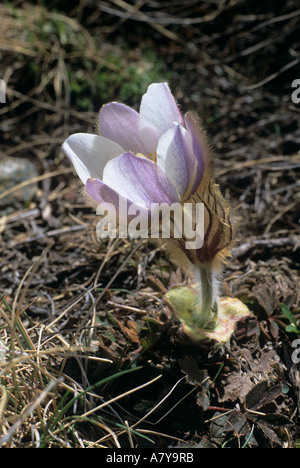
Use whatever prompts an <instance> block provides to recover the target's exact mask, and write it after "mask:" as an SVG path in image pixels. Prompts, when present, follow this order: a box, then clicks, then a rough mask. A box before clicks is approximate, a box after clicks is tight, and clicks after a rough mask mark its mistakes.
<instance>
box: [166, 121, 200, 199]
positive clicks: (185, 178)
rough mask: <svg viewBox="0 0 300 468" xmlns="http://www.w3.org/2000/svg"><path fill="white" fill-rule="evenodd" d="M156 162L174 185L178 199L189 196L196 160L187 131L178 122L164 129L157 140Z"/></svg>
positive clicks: (195, 170) (195, 169)
mask: <svg viewBox="0 0 300 468" xmlns="http://www.w3.org/2000/svg"><path fill="white" fill-rule="evenodd" d="M157 164H158V165H159V166H160V167H161V168H162V169H163V171H164V173H165V174H167V175H168V177H169V179H170V180H171V181H172V182H173V185H174V186H175V188H176V190H177V193H178V196H179V199H180V200H181V201H184V200H186V199H188V198H189V196H190V191H191V188H192V187H193V185H194V179H195V175H196V172H197V160H196V157H195V155H194V152H193V145H192V138H191V135H190V134H189V132H188V131H187V130H186V129H185V128H183V127H182V126H181V125H179V124H174V125H173V127H172V128H171V129H170V130H168V131H166V132H165V133H164V134H163V135H162V136H161V137H160V140H159V142H158V146H157Z"/></svg>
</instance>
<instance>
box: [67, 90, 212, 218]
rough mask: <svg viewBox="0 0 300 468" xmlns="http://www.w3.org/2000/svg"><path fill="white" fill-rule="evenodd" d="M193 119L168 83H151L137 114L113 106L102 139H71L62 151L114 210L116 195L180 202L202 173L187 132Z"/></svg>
mask: <svg viewBox="0 0 300 468" xmlns="http://www.w3.org/2000/svg"><path fill="white" fill-rule="evenodd" d="M193 125H194V123H193V121H192V116H191V115H190V114H187V115H186V116H185V119H184V118H183V116H182V115H181V113H180V111H179V109H178V107H177V104H176V101H175V99H174V97H173V95H172V94H171V91H170V89H169V86H168V84H167V83H154V84H152V85H150V86H149V88H148V91H147V93H146V94H145V95H144V96H143V98H142V102H141V106H140V112H139V113H138V112H136V111H135V110H133V109H131V108H130V107H128V106H126V105H124V104H122V103H119V102H111V103H109V104H106V105H104V106H103V107H102V109H101V110H100V114H99V128H100V135H92V134H87V133H77V134H74V135H71V136H70V137H69V138H68V139H67V140H66V141H65V143H64V145H63V148H64V150H65V152H66V154H67V155H68V156H69V157H70V158H71V160H72V162H73V164H74V167H75V169H76V171H77V173H78V175H79V177H80V178H81V180H82V182H83V183H84V184H85V185H86V190H87V193H88V194H89V195H90V196H91V197H92V198H93V199H94V200H95V201H96V202H98V203H101V202H109V203H112V204H114V205H115V206H116V209H117V207H118V203H117V201H118V199H119V196H122V197H125V198H126V199H127V200H129V202H133V203H135V204H136V205H139V204H140V205H141V207H143V208H150V204H151V203H162V202H167V203H174V202H179V201H180V202H183V201H185V200H187V199H189V198H190V197H191V195H192V194H193V193H194V192H195V190H196V188H197V187H198V185H199V182H200V180H201V178H202V176H203V173H204V169H205V158H204V155H203V148H202V147H201V146H200V145H199V142H198V139H197V135H196V134H194V132H193V131H189V130H190V127H191V126H193Z"/></svg>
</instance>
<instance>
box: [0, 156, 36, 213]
mask: <svg viewBox="0 0 300 468" xmlns="http://www.w3.org/2000/svg"><path fill="white" fill-rule="evenodd" d="M37 176H38V173H37V170H36V167H35V165H34V164H33V163H32V162H31V161H29V160H28V159H26V158H15V157H10V156H5V157H4V158H2V160H1V161H0V196H1V194H3V193H4V192H6V190H9V189H11V188H13V187H15V186H16V185H18V184H20V183H22V182H25V181H27V180H31V179H34V178H35V177H37ZM37 190H38V185H37V183H35V182H33V183H30V184H29V185H26V186H25V187H22V188H19V189H18V190H16V191H14V192H12V193H11V194H8V195H6V196H5V197H3V198H0V208H1V209H3V208H5V212H6V213H9V212H12V211H14V210H15V209H20V208H24V207H26V206H27V205H28V204H29V203H30V201H31V200H32V199H33V197H34V195H35V194H36V192H37Z"/></svg>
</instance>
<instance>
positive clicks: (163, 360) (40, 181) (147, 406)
mask: <svg viewBox="0 0 300 468" xmlns="http://www.w3.org/2000/svg"><path fill="white" fill-rule="evenodd" d="M36 3H38V4H36ZM273 3H274V2H273ZM0 13H1V31H0V56H1V64H0V78H1V79H3V80H5V82H6V83H7V87H6V103H5V104H0V115H1V120H0V142H1V149H0V152H1V162H2V160H4V157H5V158H13V159H14V160H15V161H18V160H20V159H21V160H23V161H25V160H27V161H30V162H31V163H32V164H34V167H35V171H36V172H32V173H30V174H27V175H26V180H25V181H24V180H22V181H20V180H16V181H15V182H14V185H12V184H11V185H10V187H8V186H7V185H3V182H0V184H1V190H0V206H1V213H0V285H1V286H0V327H1V328H0V330H1V331H0V374H1V380H0V428H1V429H0V445H1V446H3V447H7V448H12V447H41V448H44V447H46V448H52V447H76V448H77V447H80V448H94V447H95V448H103V447H105V448H121V447H122V448H123V447H124V448H127V447H129V448H135V447H152V448H153V447H158V448H167V447H188V448H202V447H217V448H219V447H227V448H236V447H248V448H252V447H254V448H255V447H260V448H269V447H297V446H299V433H300V432H299V431H300V429H299V411H300V392H299V389H300V377H299V376H300V367H299V359H297V358H298V357H299V356H300V353H297V340H299V338H300V337H299V334H298V333H297V330H298V329H299V326H300V324H299V270H300V262H299V245H300V236H299V202H300V198H299V169H300V154H299V148H300V146H299V144H300V133H299V104H297V103H295V102H293V100H292V92H293V88H292V81H293V80H294V79H296V78H300V77H299V63H300V59H299V54H298V50H299V9H298V5H297V2H296V1H295V0H289V1H287V2H286V1H278V2H276V5H271V4H269V3H268V4H265V3H263V2H257V1H256V0H253V1H251V2H246V1H244V0H242V1H239V2H216V1H210V2H206V1H193V0H187V1H185V2H181V3H180V4H179V3H178V2H177V3H175V4H171V3H170V2H169V1H165V0H163V1H162V2H155V1H150V0H149V1H148V0H146V1H144V2H140V3H136V2H133V1H131V0H130V1H129V0H126V1H122V2H115V1H110V0H106V1H103V2H95V1H93V0H83V1H81V2H73V3H72V6H71V7H68V6H67V4H66V3H65V2H60V1H55V2H54V1H51V2H48V3H47V9H46V8H45V7H43V6H42V5H41V4H40V2H22V1H18V0H16V1H11V2H5V3H4V4H3V5H1V6H0ZM297 73H298V75H297ZM149 80H150V81H149ZM151 81H169V82H170V87H171V88H172V91H174V94H175V96H176V99H177V101H178V103H179V105H180V107H181V108H182V110H183V111H185V110H194V111H197V112H198V113H199V114H200V115H201V117H202V119H203V122H204V125H205V126H206V128H207V132H208V135H209V136H210V138H211V142H212V148H213V150H212V164H213V168H214V172H215V174H214V175H215V178H216V181H217V183H218V184H219V185H220V187H221V189H222V192H223V193H224V196H225V197H226V198H227V199H228V200H229V201H230V203H231V205H232V207H233V209H234V211H235V215H236V217H237V218H238V227H239V229H238V242H237V243H236V245H235V246H234V249H233V252H232V258H231V259H230V261H229V262H228V264H227V265H226V268H225V270H224V285H223V288H224V293H225V294H226V295H227V296H237V297H239V299H240V300H242V301H243V302H245V303H246V304H247V306H248V307H249V308H250V310H251V312H252V314H253V315H252V317H250V318H248V319H247V320H245V321H244V322H243V323H241V324H239V327H238V328H237V330H236V333H235V336H234V337H233V339H232V340H231V343H230V346H228V347H227V348H224V347H221V348H220V347H216V346H214V343H209V344H204V343H203V344H201V345H195V343H193V342H191V341H190V340H189V339H188V338H187V337H186V336H185V335H183V333H182V331H181V329H180V325H179V323H178V322H177V321H176V320H175V319H174V317H172V316H171V314H170V311H169V310H168V308H167V307H166V305H165V304H164V302H163V295H164V293H165V291H166V290H168V288H169V287H170V286H171V285H172V284H175V283H176V282H177V281H178V279H179V272H178V271H176V270H175V269H174V268H173V266H172V265H171V264H170V263H169V261H168V258H167V256H166V254H165V252H164V251H162V250H159V249H157V248H156V247H154V246H153V245H150V244H149V243H148V242H146V241H140V240H134V241H130V240H129V239H109V240H100V239H99V238H97V235H96V223H97V218H96V215H95V213H94V210H93V209H92V208H90V207H89V206H87V204H86V201H85V200H84V199H83V197H82V195H81V192H80V185H81V184H80V181H78V178H77V177H75V176H74V172H73V169H72V168H71V165H70V163H69V161H68V160H66V158H65V155H64V154H63V152H62V150H61V144H62V142H63V141H64V140H65V138H66V137H67V136H69V135H70V134H71V133H75V132H78V131H82V132H89V133H92V132H95V131H96V125H97V114H98V111H99V108H100V107H101V106H102V105H103V104H104V103H105V102H107V101H109V100H121V101H126V103H127V104H129V105H132V106H133V107H135V106H136V105H137V101H138V99H139V98H140V95H141V94H142V93H143V92H145V90H146V88H147V85H148V84H150V82H151ZM24 187H27V189H30V196H29V197H26V200H25V199H24V201H23V202H21V203H20V200H18V202H16V203H15V201H14V198H13V197H14V196H15V195H17V194H19V193H20V190H21V189H22V188H24ZM33 189H34V190H33ZM8 190H9V192H8ZM7 196H9V197H12V198H10V199H9V200H10V202H9V206H8V208H9V209H8V210H7V205H6V206H5V207H4V205H3V200H4V199H5V203H7V200H8V198H7ZM282 304H284V306H285V307H286V308H287V309H288V310H289V312H290V314H291V315H289V314H285V313H284V311H283V309H282ZM289 317H290V318H291V317H292V322H290V319H289ZM294 322H295V323H294ZM291 324H294V328H293V327H289V325H291ZM295 324H296V325H295ZM297 327H298V328H297ZM298 346H299V345H298Z"/></svg>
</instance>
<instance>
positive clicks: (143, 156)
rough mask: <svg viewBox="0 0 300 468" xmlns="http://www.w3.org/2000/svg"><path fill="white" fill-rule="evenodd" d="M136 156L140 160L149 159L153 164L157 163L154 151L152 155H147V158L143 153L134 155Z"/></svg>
mask: <svg viewBox="0 0 300 468" xmlns="http://www.w3.org/2000/svg"><path fill="white" fill-rule="evenodd" d="M136 156H140V157H142V158H147V159H151V160H152V161H154V162H155V163H156V162H157V154H156V151H154V153H153V154H152V153H149V156H145V155H144V154H143V153H136Z"/></svg>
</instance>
